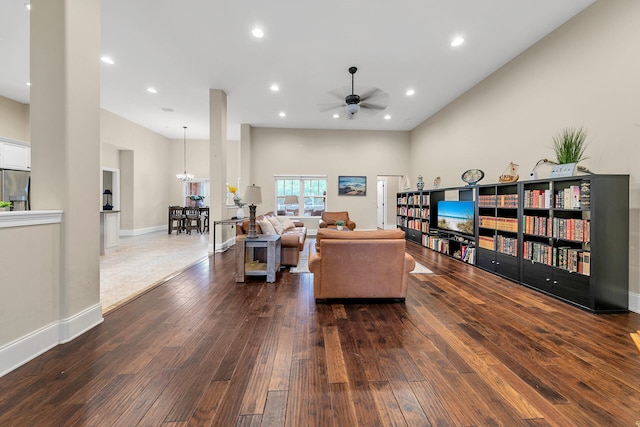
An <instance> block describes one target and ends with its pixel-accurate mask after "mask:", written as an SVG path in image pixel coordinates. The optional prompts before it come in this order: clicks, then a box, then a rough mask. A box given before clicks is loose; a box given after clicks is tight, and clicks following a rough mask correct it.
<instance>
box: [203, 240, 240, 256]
mask: <svg viewBox="0 0 640 427" xmlns="http://www.w3.org/2000/svg"><path fill="white" fill-rule="evenodd" d="M214 244H215V243H213V244H212V243H209V253H213V252H224V251H226V250H227V249H229V248H230V247H231V246H233V245H235V244H236V238H235V237H231V238H229V239H227V241H226V242H222V243H220V244H219V245H216V246H215V250H214V247H213V245H214Z"/></svg>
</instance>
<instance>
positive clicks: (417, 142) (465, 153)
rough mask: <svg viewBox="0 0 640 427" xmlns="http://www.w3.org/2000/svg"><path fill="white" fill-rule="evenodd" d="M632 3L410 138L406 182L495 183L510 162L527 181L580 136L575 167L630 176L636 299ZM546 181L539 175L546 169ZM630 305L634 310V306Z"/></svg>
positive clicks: (638, 109) (639, 95)
mask: <svg viewBox="0 0 640 427" xmlns="http://www.w3.org/2000/svg"><path fill="white" fill-rule="evenodd" d="M638 22H640V2H637V1H635V0H616V1H606V2H605V1H599V2H596V3H595V4H594V5H592V6H591V7H589V8H588V9H586V10H585V11H584V12H583V13H581V14H580V15H578V16H577V17H575V18H574V19H572V20H571V21H569V22H568V23H567V24H565V25H563V26H562V27H560V28H559V29H558V30H556V31H555V32H553V33H551V34H550V35H549V36H547V37H546V38H544V39H543V40H542V41H540V42H539V43H537V44H536V45H534V46H533V47H532V48H530V49H529V50H527V51H526V52H525V53H523V54H522V55H520V56H519V57H518V58H516V59H514V60H513V61H511V62H510V63H509V64H507V65H505V66H504V67H503V68H502V69H500V70H499V71H497V72H496V73H494V74H493V75H492V76H490V77H489V78H487V79H486V80H485V81H483V82H482V83H481V84H479V85H478V86H476V87H474V88H473V89H471V90H470V91H468V92H467V93H466V94H465V95H463V96H462V97H460V98H458V99H457V100H456V101H454V102H453V103H451V104H450V105H449V106H448V107H446V108H445V109H444V110H442V111H441V112H439V113H438V114H437V115H436V116H434V117H433V118H431V119H429V120H427V121H425V122H424V123H423V124H421V125H420V126H418V127H417V128H416V129H415V130H414V131H413V132H412V134H411V141H412V146H411V156H410V159H411V171H412V176H417V175H418V174H422V175H423V176H424V177H425V182H427V183H429V182H431V180H432V179H433V178H435V177H436V176H438V175H439V176H441V177H442V186H443V187H447V186H459V185H463V183H462V181H461V180H460V176H461V174H462V172H463V171H465V170H466V169H469V168H480V169H482V170H484V171H485V173H486V177H485V179H484V180H483V181H481V184H484V183H492V182H497V179H498V176H499V175H500V174H501V173H502V172H503V170H504V169H505V168H506V167H507V165H508V164H509V162H510V161H513V162H515V163H517V164H519V165H520V170H519V173H520V178H521V180H523V179H528V177H529V172H530V171H531V170H532V168H533V166H534V165H535V163H536V162H537V161H538V160H539V159H541V158H545V157H553V151H552V149H551V148H550V147H551V145H552V139H551V138H552V136H554V135H556V134H557V133H558V132H559V131H560V130H561V129H562V128H563V127H566V126H584V127H585V128H586V129H587V130H588V138H587V142H588V143H589V146H588V150H587V154H588V155H589V156H590V159H589V160H587V161H585V162H583V163H582V164H583V165H585V166H587V167H588V168H589V169H591V170H593V171H594V172H596V173H619V174H630V187H631V189H630V206H631V212H630V240H631V241H630V290H631V292H632V293H634V294H635V296H634V295H632V298H631V302H632V304H631V307H632V309H634V310H635V311H638V310H639V309H640V306H637V305H636V304H637V301H638V299H637V298H638V294H639V293H640V271H639V266H640V250H639V246H640V238H639V232H640V217H639V209H640V171H639V170H638V167H637V165H638V164H640V55H637V54H636V53H635V51H634V50H633V47H634V46H638V45H640V25H638ZM547 176H548V170H547ZM634 301H636V302H635V303H634Z"/></svg>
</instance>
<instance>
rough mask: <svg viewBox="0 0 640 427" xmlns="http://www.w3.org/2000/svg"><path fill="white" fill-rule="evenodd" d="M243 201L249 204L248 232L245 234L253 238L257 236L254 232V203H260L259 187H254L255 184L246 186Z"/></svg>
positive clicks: (260, 193) (248, 237)
mask: <svg viewBox="0 0 640 427" xmlns="http://www.w3.org/2000/svg"><path fill="white" fill-rule="evenodd" d="M244 202H245V203H246V204H248V205H249V234H247V239H255V238H257V237H258V233H257V232H256V204H261V203H262V192H261V189H260V187H256V185H255V184H253V185H250V186H248V187H247V189H246V191H245V193H244Z"/></svg>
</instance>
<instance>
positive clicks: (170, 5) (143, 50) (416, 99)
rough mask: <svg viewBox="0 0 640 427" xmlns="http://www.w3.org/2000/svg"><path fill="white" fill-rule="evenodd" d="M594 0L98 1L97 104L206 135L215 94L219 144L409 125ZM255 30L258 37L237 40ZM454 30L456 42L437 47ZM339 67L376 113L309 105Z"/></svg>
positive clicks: (15, 50) (15, 44)
mask: <svg viewBox="0 0 640 427" xmlns="http://www.w3.org/2000/svg"><path fill="white" fill-rule="evenodd" d="M594 1H595V0H562V1H558V0H482V1H479V0H402V1H396V2H391V1H389V0H323V1H321V2H312V1H302V0H270V1H267V0H262V1H257V0H231V1H230V0H181V1H179V2H178V1H176V0H103V1H102V54H103V55H109V56H111V57H113V59H114V60H115V65H107V64H102V65H101V70H102V75H101V105H102V107H103V108H104V109H106V110H109V111H111V112H113V113H115V114H117V115H120V116H122V117H125V118H127V119H129V120H131V121H133V122H135V123H138V124H140V125H142V126H144V127H146V128H148V129H151V130H153V131H155V132H158V133H160V134H162V135H165V136H167V137H170V138H179V139H181V138H182V135H183V133H182V132H183V130H182V126H187V127H188V131H187V132H188V133H187V137H188V138H189V139H208V137H209V111H208V108H209V107H208V106H209V89H210V88H213V89H222V90H224V91H225V92H226V94H227V103H228V137H229V138H230V139H239V136H240V124H243V123H246V124H250V125H252V126H261V127H287V128H312V129H368V130H411V129H413V128H414V127H416V126H417V125H418V124H420V123H421V122H422V121H424V120H425V119H426V118H428V117H430V116H431V115H433V114H434V113H436V112H437V111H438V110H440V109H442V108H443V107H444V106H446V105H447V104H448V103H450V102H451V101H452V100H454V99H455V98H456V97H458V96H460V95H461V94H462V93H464V92H466V91H467V90H468V89H470V88H471V87H473V86H474V85H475V84H477V83H478V82H480V81H481V80H483V79H484V78H486V77H487V76H488V75H490V74H491V73H492V72H494V71H495V70H497V69H498V68H500V67H501V66H502V65H504V64H505V63H507V62H508V61H510V60H511V59H512V58H514V57H516V56H517V55H518V54H520V53H521V52H523V51H524V50H526V49H527V48H528V47H529V46H531V45H532V44H534V43H536V42H537V41H538V40H540V39H541V38H542V37H544V36H545V35H546V34H548V33H550V32H551V31H553V30H554V29H555V28H557V27H558V26H560V25H562V24H563V23H564V22H566V21H567V20H569V19H570V18H571V17H573V16H574V15H576V14H577V13H579V12H580V11H581V10H583V9H584V8H586V7H587V6H589V5H590V4H591V3H593V2H594ZM26 2H28V0H2V2H0V58H1V61H2V62H1V64H0V95H2V96H5V97H7V98H11V99H14V100H17V101H20V102H23V103H28V102H29V87H28V86H27V85H26V82H27V81H28V80H29V52H28V50H29V29H28V26H29V12H28V11H27V10H26V8H25V3H26ZM256 25H257V26H260V27H261V28H262V29H263V30H264V33H265V36H264V37H263V38H262V39H256V38H254V37H253V36H252V35H251V29H252V28H253V27H254V26H256ZM455 36H463V37H464V38H465V43H464V44H463V45H462V46H460V47H457V48H454V47H451V46H450V42H451V40H452V39H453V38H454V37H455ZM352 65H355V66H357V67H358V72H357V73H356V75H355V92H356V93H360V94H361V93H363V92H365V91H367V90H369V89H372V88H380V89H382V90H383V91H385V92H386V93H387V94H388V95H389V102H388V107H387V109H386V110H385V111H383V112H381V113H378V114H374V115H366V114H363V112H361V113H359V114H358V117H357V118H356V119H355V120H344V119H334V118H332V115H331V114H330V113H323V112H320V111H319V109H318V104H323V103H331V102H334V101H335V99H334V98H332V97H331V96H330V95H329V94H328V92H329V91H330V90H334V89H339V90H341V91H346V93H348V92H349V91H350V90H349V89H350V88H349V86H350V74H349V73H348V71H347V70H348V68H349V67H350V66H352ZM272 83H277V84H278V85H279V87H280V91H279V92H277V93H274V92H272V91H271V90H270V86H271V84H272ZM149 86H152V87H154V88H156V89H157V91H158V93H156V94H150V93H148V92H147V91H146V88H147V87H149ZM409 88H413V89H414V90H415V95H414V96H412V97H408V96H406V95H405V93H406V91H407V89H409ZM346 93H345V94H346ZM167 108H170V109H172V110H173V112H167V111H163V109H167ZM281 111H283V112H285V113H286V117H284V118H282V117H279V113H280V112H281ZM386 114H389V115H390V116H391V119H389V120H385V119H384V116H385V115H386Z"/></svg>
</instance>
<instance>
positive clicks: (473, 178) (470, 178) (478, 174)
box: [462, 169, 484, 185]
mask: <svg viewBox="0 0 640 427" xmlns="http://www.w3.org/2000/svg"><path fill="white" fill-rule="evenodd" d="M482 178H484V172H482V171H481V170H480V169H469V170H468V171H466V172H464V173H463V174H462V180H463V181H464V182H466V183H467V185H476V184H477V182H478V181H480V180H481V179H482Z"/></svg>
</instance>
